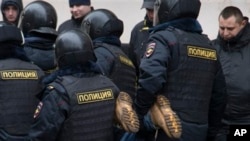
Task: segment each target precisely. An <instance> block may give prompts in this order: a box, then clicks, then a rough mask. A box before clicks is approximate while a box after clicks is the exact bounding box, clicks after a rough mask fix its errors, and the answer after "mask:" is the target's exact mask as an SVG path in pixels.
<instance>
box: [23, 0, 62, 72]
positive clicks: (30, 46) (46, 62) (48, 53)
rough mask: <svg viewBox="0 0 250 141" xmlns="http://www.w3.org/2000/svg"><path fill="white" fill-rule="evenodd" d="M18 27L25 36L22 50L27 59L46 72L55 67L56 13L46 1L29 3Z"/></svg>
mask: <svg viewBox="0 0 250 141" xmlns="http://www.w3.org/2000/svg"><path fill="white" fill-rule="evenodd" d="M21 16H22V17H21V18H22V20H21V22H20V28H21V29H22V31H23V33H24V36H25V44H24V50H25V52H26V54H27V56H28V57H29V59H30V60H31V61H32V62H33V63H34V64H36V65H38V66H39V67H40V68H42V69H43V70H44V71H45V73H46V74H50V73H51V72H52V71H54V70H55V69H56V67H57V65H56V62H55V49H54V43H55V40H56V37H57V32H56V25H57V13H56V10H55V8H54V7H53V6H52V5H51V4H50V3H48V2H46V1H34V2H31V3H29V4H28V5H27V6H26V7H25V8H24V10H23V14H22V15H21Z"/></svg>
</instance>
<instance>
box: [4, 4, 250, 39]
mask: <svg viewBox="0 0 250 141" xmlns="http://www.w3.org/2000/svg"><path fill="white" fill-rule="evenodd" d="M31 1H34V0H23V3H24V6H26V5H27V4H28V3H29V2H31ZM45 1H48V2H50V3H51V4H52V5H54V6H55V8H56V10H57V14H58V25H59V24H61V23H62V22H63V21H65V20H67V19H69V18H70V13H69V6H68V0H45ZM142 1H143V0H92V5H93V6H94V7H95V9H98V8H107V9H110V10H112V11H113V12H114V13H116V15H117V16H118V17H119V18H120V19H121V20H123V22H124V26H125V27H124V32H123V35H122V37H121V40H122V41H123V42H128V41H129V38H130V31H131V30H132V28H133V26H134V25H135V24H136V23H137V22H139V21H141V20H142V19H143V17H144V15H145V9H141V5H142ZM201 2H202V6H201V10H200V15H199V17H198V20H199V21H200V23H201V25H202V27H203V30H204V33H206V34H208V36H209V37H210V38H211V39H213V38H215V37H216V36H217V31H218V21H217V19H218V15H219V13H220V11H221V10H222V9H223V8H224V7H225V6H228V5H234V6H238V7H239V8H240V9H241V10H242V12H243V14H244V15H245V16H249V17H250V0H201ZM1 16H2V15H0V18H2V17H1Z"/></svg>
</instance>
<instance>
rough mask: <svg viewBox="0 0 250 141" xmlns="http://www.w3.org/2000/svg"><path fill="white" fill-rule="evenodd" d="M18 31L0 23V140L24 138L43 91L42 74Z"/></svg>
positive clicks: (7, 140) (11, 26) (14, 27)
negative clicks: (30, 56) (38, 96)
mask: <svg viewBox="0 0 250 141" xmlns="http://www.w3.org/2000/svg"><path fill="white" fill-rule="evenodd" d="M23 43H24V39H23V35H22V33H21V31H20V30H19V29H18V28H17V27H16V26H14V25H11V24H10V25H9V23H5V22H1V23H0V87H1V89H0V101H1V104H0V113H1V114H0V119H1V120H0V127H1V128H0V140H1V141H9V140H11V138H12V137H13V136H18V137H22V136H26V135H27V134H28V132H29V129H30V127H31V124H32V122H33V113H34V111H35V109H36V105H37V104H38V103H39V100H38V98H37V97H36V96H37V95H38V94H39V93H41V92H42V90H43V88H44V87H43V84H42V83H41V79H42V78H43V76H44V72H43V71H42V70H41V69H40V68H39V67H38V66H37V65H34V64H32V63H31V62H30V61H29V59H28V58H27V57H26V55H25V52H24V50H23V48H22V44H23ZM15 141H17V139H16V138H15Z"/></svg>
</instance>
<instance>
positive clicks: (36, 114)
mask: <svg viewBox="0 0 250 141" xmlns="http://www.w3.org/2000/svg"><path fill="white" fill-rule="evenodd" d="M42 107H43V102H41V101H40V102H39V104H38V105H37V107H36V111H35V113H34V115H33V118H37V116H38V115H39V114H40V112H41V110H42Z"/></svg>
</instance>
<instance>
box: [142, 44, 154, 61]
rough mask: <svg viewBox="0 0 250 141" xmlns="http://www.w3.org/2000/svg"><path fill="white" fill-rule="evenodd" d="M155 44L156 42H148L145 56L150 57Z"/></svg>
mask: <svg viewBox="0 0 250 141" xmlns="http://www.w3.org/2000/svg"><path fill="white" fill-rule="evenodd" d="M155 45H156V43H149V44H148V46H147V49H146V52H145V56H146V57H147V58H148V57H150V56H151V55H152V54H153V53H154V50H155Z"/></svg>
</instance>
